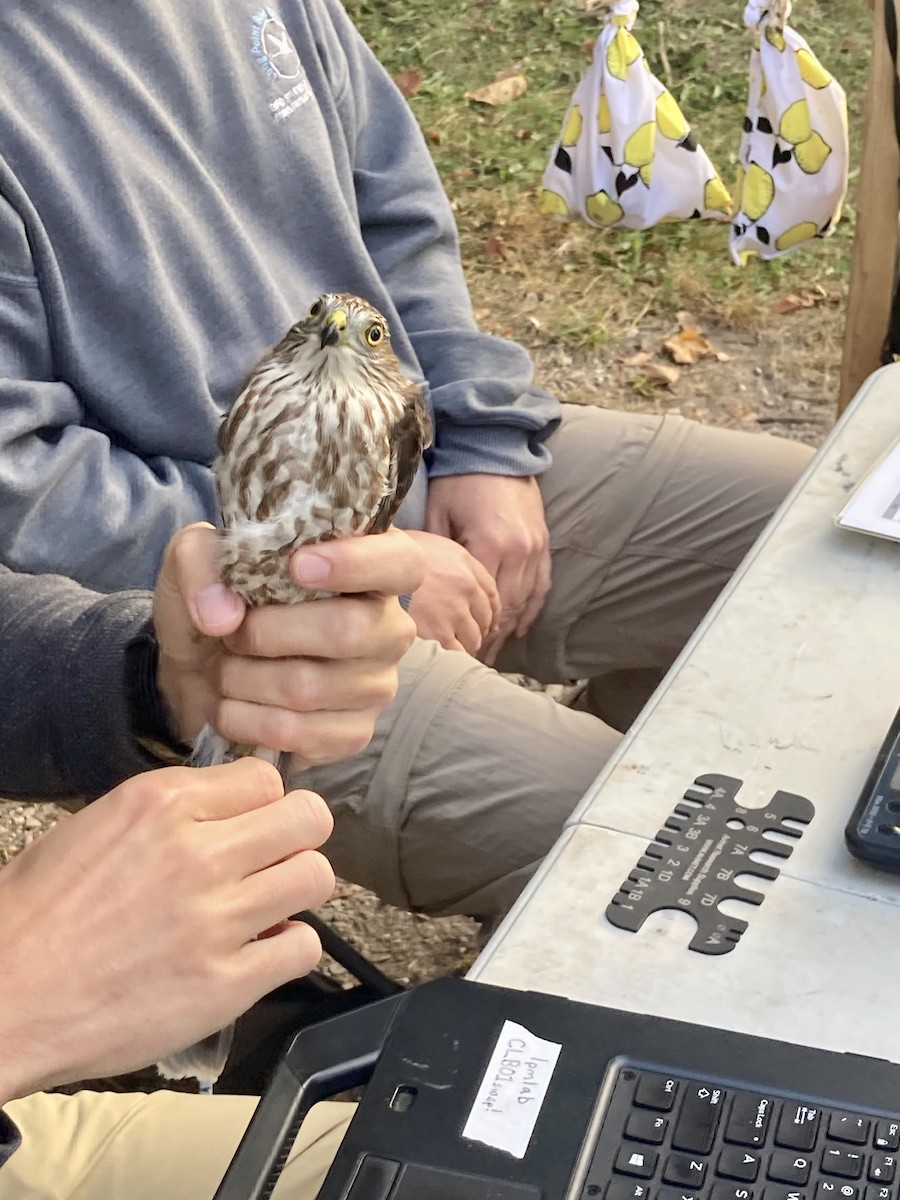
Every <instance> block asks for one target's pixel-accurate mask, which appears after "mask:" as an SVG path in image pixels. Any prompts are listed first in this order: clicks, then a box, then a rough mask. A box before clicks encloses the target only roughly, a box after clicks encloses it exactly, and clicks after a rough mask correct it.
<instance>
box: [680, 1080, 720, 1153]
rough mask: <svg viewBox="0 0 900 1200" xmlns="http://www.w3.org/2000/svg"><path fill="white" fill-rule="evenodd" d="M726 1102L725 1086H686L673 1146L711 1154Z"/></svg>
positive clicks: (702, 1084) (694, 1084) (693, 1084)
mask: <svg viewBox="0 0 900 1200" xmlns="http://www.w3.org/2000/svg"><path fill="white" fill-rule="evenodd" d="M724 1106H725V1089H724V1088H721V1087H715V1086H713V1085H712V1084H705V1083H701V1084H696V1083H692V1084H691V1086H690V1087H689V1088H686V1089H685V1092H684V1099H683V1100H682V1102H681V1111H680V1113H679V1115H678V1120H677V1122H676V1124H675V1132H674V1133H673V1135H672V1146H673V1148H674V1149H675V1150H691V1151H693V1152H694V1153H695V1154H709V1152H710V1150H711V1149H712V1144H713V1139H714V1138H715V1136H716V1128H717V1126H718V1124H719V1117H720V1116H721V1114H722V1109H723V1108H724Z"/></svg>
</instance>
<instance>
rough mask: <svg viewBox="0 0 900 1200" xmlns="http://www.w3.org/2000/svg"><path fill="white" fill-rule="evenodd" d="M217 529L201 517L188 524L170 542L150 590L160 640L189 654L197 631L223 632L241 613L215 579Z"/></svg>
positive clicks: (215, 634)
mask: <svg viewBox="0 0 900 1200" xmlns="http://www.w3.org/2000/svg"><path fill="white" fill-rule="evenodd" d="M217 549H218V548H217V544H216V531H215V530H214V529H213V527H212V525H207V524H206V523H205V522H204V523H200V524H197V525H188V526H187V527H186V528H185V529H181V530H179V532H178V533H176V534H175V536H174V537H173V538H172V540H171V541H170V542H169V545H168V547H167V548H166V553H165V557H164V558H163V565H162V569H161V571H160V574H159V579H158V580H157V584H156V590H155V592H154V594H153V621H154V625H155V627H156V636H157V638H158V639H159V642H160V645H162V644H163V643H166V644H167V646H168V648H169V651H170V653H172V652H174V655H175V656H176V657H179V655H178V650H179V649H183V650H184V651H186V652H187V653H188V654H190V648H189V644H190V643H195V642H196V640H197V638H196V635H197V633H200V634H205V635H206V636H207V637H215V638H221V637H227V636H228V634H230V633H234V631H235V630H236V629H237V627H238V626H239V625H240V623H241V621H242V620H243V619H244V611H245V610H244V602H243V601H242V600H241V599H240V597H239V596H237V595H236V594H235V593H234V592H232V591H230V589H228V588H227V587H225V585H224V584H223V583H222V582H221V580H220V579H219V567H218V558H217Z"/></svg>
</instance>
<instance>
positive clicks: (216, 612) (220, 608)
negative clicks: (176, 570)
mask: <svg viewBox="0 0 900 1200" xmlns="http://www.w3.org/2000/svg"><path fill="white" fill-rule="evenodd" d="M194 608H195V609H196V612H197V617H198V618H199V620H200V624H201V625H204V626H205V627H206V628H207V629H217V628H218V627H219V626H220V625H226V624H229V623H230V622H231V621H233V620H234V618H235V617H236V616H239V615H240V614H241V613H242V611H243V605H242V604H241V601H240V598H239V597H238V596H236V595H235V594H234V592H232V591H230V590H229V589H228V588H227V587H226V586H225V584H224V583H211V584H209V585H208V586H207V587H204V588H200V590H199V591H197V592H195V593H194Z"/></svg>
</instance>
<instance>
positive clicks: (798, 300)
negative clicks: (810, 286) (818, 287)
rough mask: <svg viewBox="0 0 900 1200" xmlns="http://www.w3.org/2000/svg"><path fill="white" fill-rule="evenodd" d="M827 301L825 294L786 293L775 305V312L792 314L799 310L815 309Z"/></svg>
mask: <svg viewBox="0 0 900 1200" xmlns="http://www.w3.org/2000/svg"><path fill="white" fill-rule="evenodd" d="M827 299H828V296H827V294H826V293H825V292H788V294H787V295H786V296H782V297H781V299H780V300H779V301H778V303H777V304H776V305H775V311H776V312H777V313H792V312H797V311H798V310H799V309H801V308H815V307H816V306H817V305H818V304H824V303H825V301H826V300H827Z"/></svg>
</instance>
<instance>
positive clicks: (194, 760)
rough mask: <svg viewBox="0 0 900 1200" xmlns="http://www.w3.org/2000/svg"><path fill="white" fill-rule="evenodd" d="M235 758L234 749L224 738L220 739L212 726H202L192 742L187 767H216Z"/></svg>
mask: <svg viewBox="0 0 900 1200" xmlns="http://www.w3.org/2000/svg"><path fill="white" fill-rule="evenodd" d="M234 757H235V753H234V747H233V746H232V745H231V743H230V742H228V741H226V740H225V738H223V737H220V736H219V735H218V734H217V733H216V731H215V730H214V729H213V727H212V725H204V726H203V728H202V729H201V730H200V732H199V733H198V734H197V738H196V740H195V742H194V749H193V752H192V753H191V757H190V758H189V759H188V760H187V765H188V766H189V767H218V766H219V765H220V764H221V763H224V762H228V761H229V759H232V758H234Z"/></svg>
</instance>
